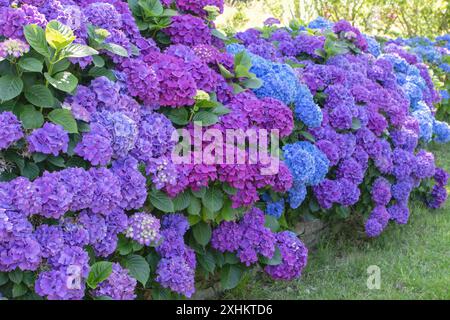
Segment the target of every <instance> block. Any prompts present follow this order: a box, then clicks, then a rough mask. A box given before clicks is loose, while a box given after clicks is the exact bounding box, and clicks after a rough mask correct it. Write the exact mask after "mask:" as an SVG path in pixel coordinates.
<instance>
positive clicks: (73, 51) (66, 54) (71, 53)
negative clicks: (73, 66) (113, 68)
mask: <svg viewBox="0 0 450 320" xmlns="http://www.w3.org/2000/svg"><path fill="white" fill-rule="evenodd" d="M96 54H98V51H97V50H95V49H93V48H91V47H89V46H86V45H84V44H79V43H72V44H70V45H68V46H67V47H65V48H64V49H62V50H61V53H60V59H63V58H84V57H89V56H93V55H96Z"/></svg>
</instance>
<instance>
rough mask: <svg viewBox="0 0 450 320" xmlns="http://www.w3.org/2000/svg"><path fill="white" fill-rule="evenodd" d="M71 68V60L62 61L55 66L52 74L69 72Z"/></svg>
mask: <svg viewBox="0 0 450 320" xmlns="http://www.w3.org/2000/svg"><path fill="white" fill-rule="evenodd" d="M69 67H70V61H69V59H62V60H60V61H58V62H57V63H55V64H54V65H53V70H52V74H55V73H58V72H61V71H64V70H67V68H69Z"/></svg>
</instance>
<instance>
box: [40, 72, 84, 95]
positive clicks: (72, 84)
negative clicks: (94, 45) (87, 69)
mask: <svg viewBox="0 0 450 320" xmlns="http://www.w3.org/2000/svg"><path fill="white" fill-rule="evenodd" d="M44 77H45V79H47V81H48V82H49V83H50V84H51V85H52V86H54V87H55V88H56V89H58V90H61V91H64V92H67V93H71V92H73V91H74V90H75V89H76V87H77V85H78V79H77V78H76V77H75V76H74V75H73V74H71V73H70V72H67V71H63V72H59V73H57V74H55V75H53V76H50V74H48V73H47V72H46V73H44Z"/></svg>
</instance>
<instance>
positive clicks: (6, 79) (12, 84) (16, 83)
mask: <svg viewBox="0 0 450 320" xmlns="http://www.w3.org/2000/svg"><path fill="white" fill-rule="evenodd" d="M22 90H23V82H22V79H20V78H19V77H17V76H13V75H6V76H3V77H1V78H0V102H3V101H8V100H11V99H14V98H15V97H17V96H18V95H19V94H20V93H21V92H22Z"/></svg>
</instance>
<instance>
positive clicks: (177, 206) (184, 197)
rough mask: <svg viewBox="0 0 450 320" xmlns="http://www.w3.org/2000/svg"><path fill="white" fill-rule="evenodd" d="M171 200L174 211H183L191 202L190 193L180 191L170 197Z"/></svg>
mask: <svg viewBox="0 0 450 320" xmlns="http://www.w3.org/2000/svg"><path fill="white" fill-rule="evenodd" d="M172 202H173V206H174V210H175V211H183V210H185V209H186V208H187V207H189V205H190V204H191V194H190V192H189V191H185V192H183V193H180V194H179V195H177V196H176V197H175V198H174V199H172Z"/></svg>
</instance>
